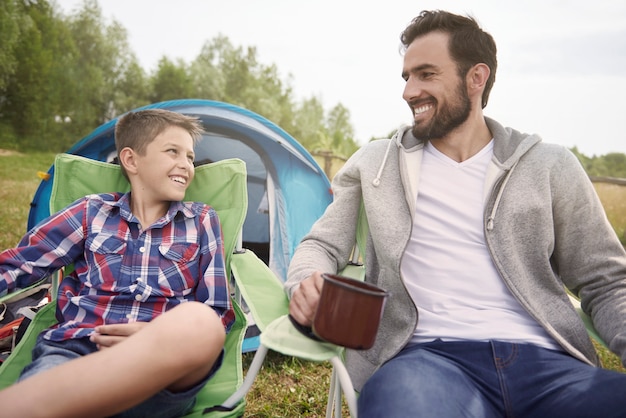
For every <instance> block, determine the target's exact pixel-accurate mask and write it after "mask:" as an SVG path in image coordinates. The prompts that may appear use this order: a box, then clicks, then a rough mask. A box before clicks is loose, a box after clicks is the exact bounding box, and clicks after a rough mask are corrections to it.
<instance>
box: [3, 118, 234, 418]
mask: <svg viewBox="0 0 626 418" xmlns="http://www.w3.org/2000/svg"><path fill="white" fill-rule="evenodd" d="M201 134H202V128H201V125H200V123H199V121H198V120H197V119H195V118H191V117H188V116H185V115H182V114H178V113H175V112H170V111H166V110H162V109H149V110H143V111H138V112H131V113H128V114H126V115H125V116H123V117H122V118H120V120H119V121H118V122H117V125H116V127H115V143H116V149H117V152H118V159H119V163H120V167H121V169H122V173H123V174H124V175H125V176H126V177H127V179H128V180H129V182H130V185H131V191H130V192H129V193H126V194H120V193H109V194H100V195H90V196H86V197H84V198H82V199H79V200H78V201H76V202H74V203H73V204H71V205H70V206H68V207H67V208H65V209H64V210H62V211H60V212H59V213H57V214H54V215H52V216H51V217H49V218H48V219H46V220H44V221H42V222H41V223H40V224H39V225H37V226H36V227H35V228H33V229H32V230H31V231H30V232H29V233H28V234H27V235H26V236H25V237H24V238H23V239H22V241H21V242H20V244H19V245H18V246H17V247H16V248H14V249H9V250H6V251H4V252H2V253H0V294H4V293H6V292H7V291H10V290H12V289H14V288H16V287H17V288H21V287H24V286H27V285H28V284H30V283H32V282H34V281H36V280H38V279H40V278H41V277H44V276H45V275H47V274H50V273H51V272H53V271H55V270H57V269H59V268H61V267H63V266H65V265H68V264H71V263H73V264H74V266H75V271H74V272H73V273H72V274H71V275H70V276H68V277H65V278H64V279H63V280H62V282H61V285H60V287H59V292H58V306H57V318H61V321H60V323H59V324H58V325H56V326H55V327H53V328H52V329H49V330H46V331H44V332H43V333H42V334H41V335H40V336H39V337H38V340H37V344H36V346H35V348H34V350H33V362H32V363H31V364H30V365H29V366H27V367H26V368H25V369H24V371H23V372H22V375H21V377H20V381H19V382H18V383H17V384H15V385H13V386H12V387H10V388H7V389H6V390H4V391H2V392H0V402H2V404H3V405H4V407H3V408H4V413H6V414H7V416H39V415H45V416H47V417H51V416H59V417H70V416H90V417H95V416H110V415H114V414H119V415H117V416H150V417H173V416H180V415H184V414H185V413H186V411H188V410H189V409H190V408H191V407H192V406H193V403H194V399H195V395H196V394H197V392H198V391H199V390H200V389H201V388H202V387H203V386H204V384H205V383H206V381H207V380H208V379H209V378H210V377H211V376H212V375H213V374H214V373H215V371H216V370H217V369H218V368H219V366H220V365H221V360H222V352H223V344H224V340H225V333H226V331H227V330H228V329H229V327H230V326H231V325H232V323H233V321H234V311H233V309H232V306H231V303H230V299H229V290H228V282H227V278H226V272H225V268H224V249H223V243H222V237H221V227H220V224H219V220H218V217H217V213H216V212H215V211H214V210H213V209H212V208H211V207H209V206H206V205H204V204H202V203H192V202H182V199H183V198H184V195H185V190H186V189H187V187H188V185H189V184H190V183H191V181H192V180H193V177H194V165H193V161H194V151H193V146H194V142H195V141H196V140H197V139H198V138H199V137H200V136H201ZM70 360H71V361H70ZM24 394H28V396H24ZM6 408H8V409H6Z"/></svg>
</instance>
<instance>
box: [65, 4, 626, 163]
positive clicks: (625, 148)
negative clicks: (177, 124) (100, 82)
mask: <svg viewBox="0 0 626 418" xmlns="http://www.w3.org/2000/svg"><path fill="white" fill-rule="evenodd" d="M98 3H99V5H100V7H101V9H102V14H103V17H104V19H105V22H106V23H107V24H110V23H111V22H112V19H115V20H116V21H118V22H119V23H121V24H122V26H124V27H125V28H126V30H127V31H128V39H129V42H130V45H131V48H132V50H133V51H134V52H135V54H136V55H137V57H138V59H139V61H140V62H141V64H142V66H143V67H144V68H145V69H146V71H153V70H154V69H156V67H157V63H158V61H159V59H160V58H161V57H163V56H167V57H168V58H170V59H179V58H180V59H183V60H184V61H185V62H187V63H189V62H191V61H193V60H194V59H195V58H196V57H197V56H198V54H199V53H200V51H201V48H202V46H203V45H204V44H205V43H206V42H208V41H210V40H212V39H213V38H215V37H216V36H217V35H225V36H226V37H228V39H229V40H230V41H231V43H232V44H233V45H234V46H235V47H239V46H241V47H244V48H245V47H255V48H256V50H257V57H258V59H259V61H260V62H261V63H262V64H264V65H266V66H269V65H272V64H275V65H276V67H277V69H278V71H279V74H280V77H281V80H283V81H284V82H287V81H288V82H289V83H290V84H291V86H292V87H293V90H294V93H295V97H296V99H297V100H300V99H308V98H311V97H312V96H315V97H317V98H319V99H320V100H321V101H322V103H323V105H324V108H325V109H326V110H330V109H331V108H332V107H334V106H335V105H337V104H339V103H341V104H342V105H343V106H345V107H346V108H347V109H348V110H349V111H350V115H351V119H350V121H351V123H352V125H353V126H354V128H355V134H356V139H357V142H359V143H361V144H363V143H365V142H367V141H368V140H369V139H370V138H371V137H381V136H386V135H387V134H389V133H390V132H392V131H393V130H394V129H395V128H397V127H398V126H399V125H401V124H410V123H411V113H410V111H409V108H408V106H407V105H406V103H405V102H404V101H403V100H402V89H403V87H404V81H403V80H402V78H401V71H402V56H401V54H400V52H399V46H400V41H399V35H400V33H401V32H402V30H403V29H404V28H405V26H406V25H407V24H408V23H409V22H410V21H411V19H412V18H413V17H415V16H416V15H418V14H419V12H420V11H421V10H424V9H443V10H447V11H450V12H454V13H458V14H465V15H467V14H469V15H471V16H473V17H474V18H476V19H477V21H478V22H479V24H480V25H481V27H482V28H483V29H484V30H485V31H487V32H489V33H490V34H491V35H492V36H493V37H494V39H495V41H496V44H497V47H498V69H497V73H496V82H495V85H494V87H493V90H492V93H491V96H490V99H489V104H488V106H487V107H486V108H485V110H484V114H485V115H486V116H489V117H492V118H494V119H496V120H498V121H499V122H500V123H501V124H503V125H505V126H510V127H512V128H515V129H517V130H519V131H522V132H527V133H537V134H539V135H540V136H541V137H542V138H543V140H544V141H545V142H551V143H557V144H561V145H563V146H566V147H568V148H571V147H574V146H575V147H577V148H578V150H579V151H580V152H582V153H583V154H585V155H587V156H590V157H591V156H593V155H604V154H607V153H610V152H621V153H626V133H625V130H624V120H625V119H626V118H625V117H624V113H625V112H626V104H625V103H626V2H625V1H623V0H595V1H590V0H584V1H582V0H571V1H568V0H524V1H511V0H501V1H497V2H496V1H495V0H465V1H463V0H456V1H453V0H437V1H435V0H423V1H408V0H385V1H377V2H373V1H372V2H366V1H362V0H315V1H306V0H177V1H172V0H168V1H166V0H131V1H128V0H99V1H98ZM57 4H58V5H59V6H60V8H61V10H62V11H64V12H65V13H67V14H69V13H71V12H72V11H74V10H76V8H77V7H79V6H80V5H81V4H82V0H57ZM296 139H297V138H296Z"/></svg>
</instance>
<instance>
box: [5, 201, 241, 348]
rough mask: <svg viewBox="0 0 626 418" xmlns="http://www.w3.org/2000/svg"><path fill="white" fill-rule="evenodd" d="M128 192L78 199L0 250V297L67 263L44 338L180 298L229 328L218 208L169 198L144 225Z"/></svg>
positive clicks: (84, 332)
mask: <svg viewBox="0 0 626 418" xmlns="http://www.w3.org/2000/svg"><path fill="white" fill-rule="evenodd" d="M129 200H130V194H117V193H115V194H100V195H90V196H87V197H84V198H82V199H79V200H78V201H76V202H74V203H73V204H71V205H70V206H68V207H67V208H65V209H64V210H62V211H60V212H58V213H56V214H54V215H52V216H50V217H49V218H48V219H46V220H44V221H42V222H41V223H40V224H39V225H37V226H36V227H34V228H33V229H32V230H31V231H29V232H28V234H27V235H26V236H25V237H24V238H23V239H22V240H21V242H20V243H19V245H18V246H17V247H16V248H13V249H8V250H6V251H3V252H2V253H0V277H1V280H0V295H3V294H5V293H7V291H11V290H13V289H15V288H24V287H26V286H28V285H30V284H32V283H35V282H37V281H38V280H39V279H41V278H43V277H45V276H47V275H50V274H52V273H53V272H55V271H56V270H58V269H60V268H63V267H65V266H67V265H70V264H73V265H74V271H73V272H72V273H71V274H69V275H68V276H66V277H64V278H63V280H62V281H61V284H60V287H59V291H58V298H57V303H58V305H57V319H59V324H58V325H56V326H55V327H54V328H52V329H50V330H49V331H47V332H46V334H45V338H47V339H50V340H54V341H61V340H66V339H70V338H81V337H85V336H88V335H90V334H91V333H92V329H93V327H94V326H96V325H100V324H113V323H127V322H135V321H144V322H147V321H150V320H152V319H154V318H155V317H156V316H158V315H159V314H161V313H163V312H165V311H167V310H169V309H171V308H172V307H174V306H176V305H178V304H179V303H183V302H186V301H200V302H203V303H206V304H207V305H210V306H211V307H212V308H213V309H214V310H215V311H216V312H217V313H218V315H219V316H220V317H221V319H222V323H223V324H224V327H225V328H226V329H227V330H228V329H229V328H230V326H231V325H232V323H233V322H234V319H235V313H234V311H233V307H232V305H231V302H230V293H229V288H228V279H227V277H226V269H225V265H224V263H225V260H224V246H223V242H222V233H221V226H220V222H219V219H218V216H217V213H216V212H215V210H214V209H212V208H211V207H209V206H207V205H205V204H203V203H197V202H193V203H192V202H172V203H171V204H170V208H169V210H168V212H167V214H166V215H165V216H163V217H162V218H161V219H159V220H158V221H156V222H155V223H154V224H153V225H150V226H149V227H148V228H146V229H142V225H140V224H139V220H138V219H137V218H136V217H135V216H134V215H133V214H132V213H131V211H130V205H129Z"/></svg>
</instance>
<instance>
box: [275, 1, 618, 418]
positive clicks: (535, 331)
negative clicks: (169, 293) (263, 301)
mask: <svg viewBox="0 0 626 418" xmlns="http://www.w3.org/2000/svg"><path fill="white" fill-rule="evenodd" d="M401 40H402V43H403V45H404V47H405V54H404V63H403V70H402V77H403V78H404V80H405V81H406V86H405V89H404V94H403V98H404V100H405V101H406V102H407V104H408V105H409V108H410V109H411V112H412V113H413V115H414V123H413V127H412V128H403V129H401V130H399V132H398V133H397V134H396V135H395V136H394V138H392V139H391V140H381V141H374V142H372V143H370V144H368V145H366V146H364V147H363V148H362V149H360V150H359V151H358V152H357V153H355V155H354V156H353V157H352V158H351V159H350V160H349V161H348V162H347V163H346V164H345V166H344V167H343V169H342V170H341V171H340V173H338V174H337V176H336V177H335V179H334V181H333V189H334V193H335V201H334V202H333V203H332V204H331V205H330V206H329V207H328V209H327V211H326V213H325V214H324V215H323V216H322V218H320V220H319V221H318V222H317V223H316V224H315V225H314V226H313V228H312V230H311V232H310V233H309V234H308V235H307V236H306V237H305V238H304V239H303V241H302V243H301V244H300V246H299V247H298V249H297V251H296V253H295V255H294V257H293V260H292V263H291V266H290V270H289V275H288V281H287V283H286V289H287V290H288V292H289V294H290V297H291V302H290V314H291V315H292V316H293V317H294V319H295V320H297V321H298V322H300V323H301V324H303V325H310V324H311V321H312V318H313V315H314V312H315V309H316V306H317V302H318V299H319V293H320V290H321V287H322V284H323V282H322V280H321V276H320V272H336V271H339V270H341V268H343V266H345V265H346V263H347V260H348V258H349V254H350V251H351V249H352V246H353V244H354V240H355V233H356V219H357V217H358V213H359V206H360V204H361V202H363V204H364V207H365V213H366V215H367V220H368V222H369V235H368V238H367V248H366V254H365V263H366V280H367V281H370V282H372V283H375V284H377V285H379V286H381V287H383V288H385V289H386V290H388V291H389V292H390V293H391V296H390V297H389V299H388V301H387V304H386V307H385V312H384V315H383V318H382V322H381V325H380V328H379V333H378V336H377V341H376V343H375V345H374V347H373V348H371V349H370V350H367V351H362V352H357V351H352V350H349V351H348V352H347V356H346V362H347V366H348V369H349V372H350V374H351V377H352V379H353V382H354V384H355V387H356V388H357V389H358V390H360V395H359V416H361V417H368V416H372V417H380V416H385V417H390V416H397V417H407V416H415V415H419V416H424V417H502V416H517V417H526V418H527V417H548V416H567V417H591V416H602V417H618V416H625V415H626V375H624V374H620V373H618V372H614V371H609V370H605V369H601V368H598V367H596V366H597V365H598V359H597V356H596V353H595V350H594V347H593V345H592V343H591V341H590V340H589V337H588V335H587V333H586V330H585V328H584V325H583V324H582V322H581V320H580V319H579V318H578V316H577V314H576V312H575V310H574V309H573V308H572V306H571V304H570V302H569V300H568V296H567V294H566V291H565V289H566V288H567V289H570V290H571V291H572V292H573V293H574V294H576V295H578V296H580V298H581V301H582V306H583V308H584V310H585V311H586V312H587V313H589V314H590V315H591V317H592V318H593V321H594V324H595V326H596V328H597V329H598V331H599V332H600V334H601V335H602V337H603V338H604V339H605V340H606V341H607V342H608V344H609V347H611V349H612V350H613V351H614V352H616V353H617V354H619V355H620V356H621V358H622V362H624V361H625V360H626V254H625V253H624V249H623V247H622V246H621V245H620V243H619V241H618V239H617V237H616V236H615V233H614V232H613V230H612V228H611V226H610V225H609V223H608V221H607V219H606V216H605V214H604V211H603V208H602V206H601V204H600V202H599V200H598V198H597V196H596V194H595V191H594V189H593V186H592V184H591V183H590V181H589V179H588V178H587V176H586V174H585V172H584V170H583V169H582V168H581V166H580V164H579V163H578V161H577V160H576V158H575V157H574V156H573V154H571V153H570V152H569V151H567V150H566V149H564V148H562V147H558V146H554V145H549V144H545V143H542V142H541V139H540V138H539V137H538V136H536V135H527V134H523V133H520V132H518V131H515V130H513V129H510V128H503V127H502V126H501V125H499V124H498V123H497V122H495V121H494V120H492V119H489V118H487V117H485V116H483V111H482V109H483V108H484V107H485V106H486V105H487V101H488V97H489V92H490V90H491V87H492V86H493V83H494V80H495V72H496V67H497V60H496V45H495V42H494V40H493V38H492V37H491V36H490V35H489V34H488V33H486V32H484V31H482V29H481V28H480V27H479V26H478V25H477V23H476V22H475V21H474V20H473V19H471V18H467V17H463V16H458V15H454V14H451V13H448V12H444V11H433V12H431V11H424V12H422V13H421V14H420V15H419V16H418V17H416V18H415V19H414V20H413V21H412V22H411V24H410V25H409V26H408V27H407V28H406V29H405V30H404V32H403V33H402V36H401Z"/></svg>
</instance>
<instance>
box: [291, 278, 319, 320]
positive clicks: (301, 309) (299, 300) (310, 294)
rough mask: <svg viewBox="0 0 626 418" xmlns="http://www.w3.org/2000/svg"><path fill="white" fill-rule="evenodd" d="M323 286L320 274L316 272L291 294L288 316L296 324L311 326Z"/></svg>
mask: <svg viewBox="0 0 626 418" xmlns="http://www.w3.org/2000/svg"><path fill="white" fill-rule="evenodd" d="M323 285H324V279H323V278H322V273H321V272H319V271H316V272H315V273H313V274H311V275H310V276H309V277H307V278H306V279H304V280H303V281H302V282H301V283H300V286H298V288H297V289H296V290H295V291H294V292H293V295H291V301H290V302H289V314H290V315H291V316H292V317H293V319H295V320H296V322H298V323H299V324H301V325H304V326H307V327H310V326H311V325H312V324H313V318H314V317H315V310H316V309H317V305H318V303H319V300H320V294H321V292H322V286H323Z"/></svg>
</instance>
